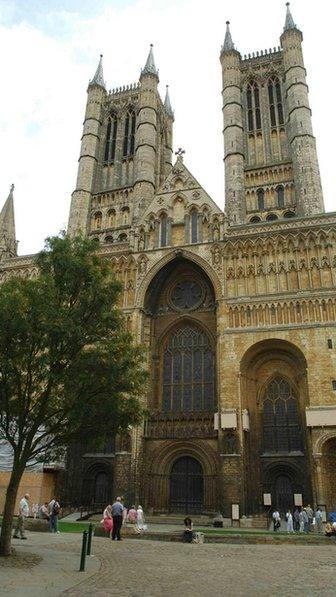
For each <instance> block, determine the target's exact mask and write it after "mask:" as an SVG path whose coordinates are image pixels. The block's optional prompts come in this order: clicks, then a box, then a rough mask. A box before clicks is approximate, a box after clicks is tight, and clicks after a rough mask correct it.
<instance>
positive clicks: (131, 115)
mask: <svg viewBox="0 0 336 597" xmlns="http://www.w3.org/2000/svg"><path fill="white" fill-rule="evenodd" d="M134 135H135V112H134V110H129V111H128V112H127V114H126V118H125V131H124V143H123V156H124V158H127V157H131V156H132V155H133V154H134Z"/></svg>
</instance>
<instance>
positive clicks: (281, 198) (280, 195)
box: [276, 185, 285, 209]
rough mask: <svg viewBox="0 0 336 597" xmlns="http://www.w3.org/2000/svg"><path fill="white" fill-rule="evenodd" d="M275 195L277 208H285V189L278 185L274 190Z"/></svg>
mask: <svg viewBox="0 0 336 597" xmlns="http://www.w3.org/2000/svg"><path fill="white" fill-rule="evenodd" d="M276 193H277V203H278V207H280V209H281V208H282V207H285V189H284V188H283V186H282V185H280V186H278V187H277V188H276Z"/></svg>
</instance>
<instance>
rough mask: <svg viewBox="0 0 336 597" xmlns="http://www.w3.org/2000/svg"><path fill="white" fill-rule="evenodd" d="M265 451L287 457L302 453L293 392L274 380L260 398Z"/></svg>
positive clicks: (285, 381) (289, 387)
mask: <svg viewBox="0 0 336 597" xmlns="http://www.w3.org/2000/svg"><path fill="white" fill-rule="evenodd" d="M262 418H263V436H264V451H265V452H267V453H278V452H283V453H290V452H300V451H301V450H302V439H301V428H300V420H299V413H298V400H297V396H296V393H295V391H294V388H293V387H292V386H291V384H290V383H289V382H288V381H287V380H285V379H284V378H282V377H280V376H277V377H275V378H274V379H273V380H272V381H271V382H270V383H269V384H268V386H267V388H266V390H265V393H264V396H263V414H262Z"/></svg>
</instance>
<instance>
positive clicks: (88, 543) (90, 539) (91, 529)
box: [86, 522, 93, 556]
mask: <svg viewBox="0 0 336 597" xmlns="http://www.w3.org/2000/svg"><path fill="white" fill-rule="evenodd" d="M92 535H93V524H92V522H90V524H89V534H88V540H87V550H86V555H87V556H90V555H91V543H92Z"/></svg>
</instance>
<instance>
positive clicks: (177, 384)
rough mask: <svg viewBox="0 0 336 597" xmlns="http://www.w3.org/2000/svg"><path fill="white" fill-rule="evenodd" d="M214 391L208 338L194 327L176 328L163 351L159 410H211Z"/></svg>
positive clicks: (212, 355) (212, 366) (212, 365)
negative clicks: (160, 405)
mask: <svg viewBox="0 0 336 597" xmlns="http://www.w3.org/2000/svg"><path fill="white" fill-rule="evenodd" d="M214 392H215V390H214V353H213V349H212V346H211V343H210V340H209V338H208V336H207V335H206V333H205V332H204V331H203V330H201V329H200V328H198V327H191V326H190V325H184V326H182V327H180V328H178V329H177V330H176V331H175V332H173V333H172V335H171V336H170V338H169V339H168V341H167V342H166V344H165V346H164V349H163V388H162V408H163V410H164V411H166V412H167V411H177V412H186V411H187V412H190V411H213V410H214V403H215V393H214Z"/></svg>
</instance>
